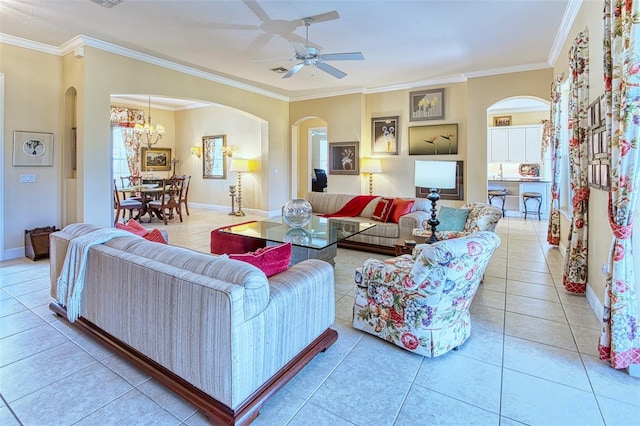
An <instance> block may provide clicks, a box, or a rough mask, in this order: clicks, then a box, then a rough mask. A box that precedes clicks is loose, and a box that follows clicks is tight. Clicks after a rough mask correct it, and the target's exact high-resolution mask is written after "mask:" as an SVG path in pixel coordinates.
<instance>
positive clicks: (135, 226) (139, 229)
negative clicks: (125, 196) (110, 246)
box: [116, 219, 149, 237]
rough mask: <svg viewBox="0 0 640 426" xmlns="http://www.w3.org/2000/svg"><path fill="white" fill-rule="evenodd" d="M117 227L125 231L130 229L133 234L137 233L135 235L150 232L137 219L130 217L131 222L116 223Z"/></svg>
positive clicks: (140, 235) (143, 234) (142, 235)
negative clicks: (124, 223)
mask: <svg viewBox="0 0 640 426" xmlns="http://www.w3.org/2000/svg"><path fill="white" fill-rule="evenodd" d="M116 228H117V229H122V230H124V231H129V232H131V233H132V234H135V235H137V236H139V237H144V236H145V235H147V234H148V233H149V231H148V230H147V228H145V227H144V226H142V225H140V224H139V223H138V222H137V221H135V220H133V219H129V222H127V224H126V225H123V224H122V223H116Z"/></svg>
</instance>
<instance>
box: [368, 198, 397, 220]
mask: <svg viewBox="0 0 640 426" xmlns="http://www.w3.org/2000/svg"><path fill="white" fill-rule="evenodd" d="M392 205H393V198H381V199H380V201H378V204H376V208H375V209H373V214H372V215H371V219H373V220H377V221H379V222H387V221H389V215H390V214H391V206H392Z"/></svg>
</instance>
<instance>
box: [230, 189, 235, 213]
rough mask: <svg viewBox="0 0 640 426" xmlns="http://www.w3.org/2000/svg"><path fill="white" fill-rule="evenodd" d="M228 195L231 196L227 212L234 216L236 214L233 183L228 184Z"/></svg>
mask: <svg viewBox="0 0 640 426" xmlns="http://www.w3.org/2000/svg"><path fill="white" fill-rule="evenodd" d="M229 196H230V197H231V213H229V216H235V215H236V204H235V199H236V186H235V185H229Z"/></svg>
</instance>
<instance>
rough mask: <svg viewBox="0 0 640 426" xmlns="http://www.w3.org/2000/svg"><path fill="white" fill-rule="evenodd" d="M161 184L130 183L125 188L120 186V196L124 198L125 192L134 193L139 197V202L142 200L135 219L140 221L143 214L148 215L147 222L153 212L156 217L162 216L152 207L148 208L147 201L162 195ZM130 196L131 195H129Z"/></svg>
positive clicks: (125, 196) (151, 217)
mask: <svg viewBox="0 0 640 426" xmlns="http://www.w3.org/2000/svg"><path fill="white" fill-rule="evenodd" d="M163 189H164V188H162V186H161V185H158V184H157V183H143V184H140V185H131V186H127V187H125V188H120V189H119V191H120V192H121V193H122V198H123V199H126V198H127V194H135V195H136V196H138V194H139V197H140V198H141V200H140V202H142V209H140V214H139V215H138V216H137V217H136V218H135V219H136V220H138V221H140V222H142V218H143V217H144V216H145V215H147V214H148V215H149V223H151V220H152V219H153V215H154V214H155V215H156V216H157V217H158V218H160V219H161V218H162V216H161V215H160V213H159V212H154V211H153V209H149V202H150V201H152V200H155V199H157V198H158V197H160V196H161V195H162V191H163ZM129 197H131V195H129Z"/></svg>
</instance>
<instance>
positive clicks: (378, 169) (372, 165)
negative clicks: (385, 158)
mask: <svg viewBox="0 0 640 426" xmlns="http://www.w3.org/2000/svg"><path fill="white" fill-rule="evenodd" d="M360 172H362V173H369V195H372V194H373V174H374V173H382V163H381V162H380V160H379V159H377V158H364V159H363V160H362V164H361V165H360Z"/></svg>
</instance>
